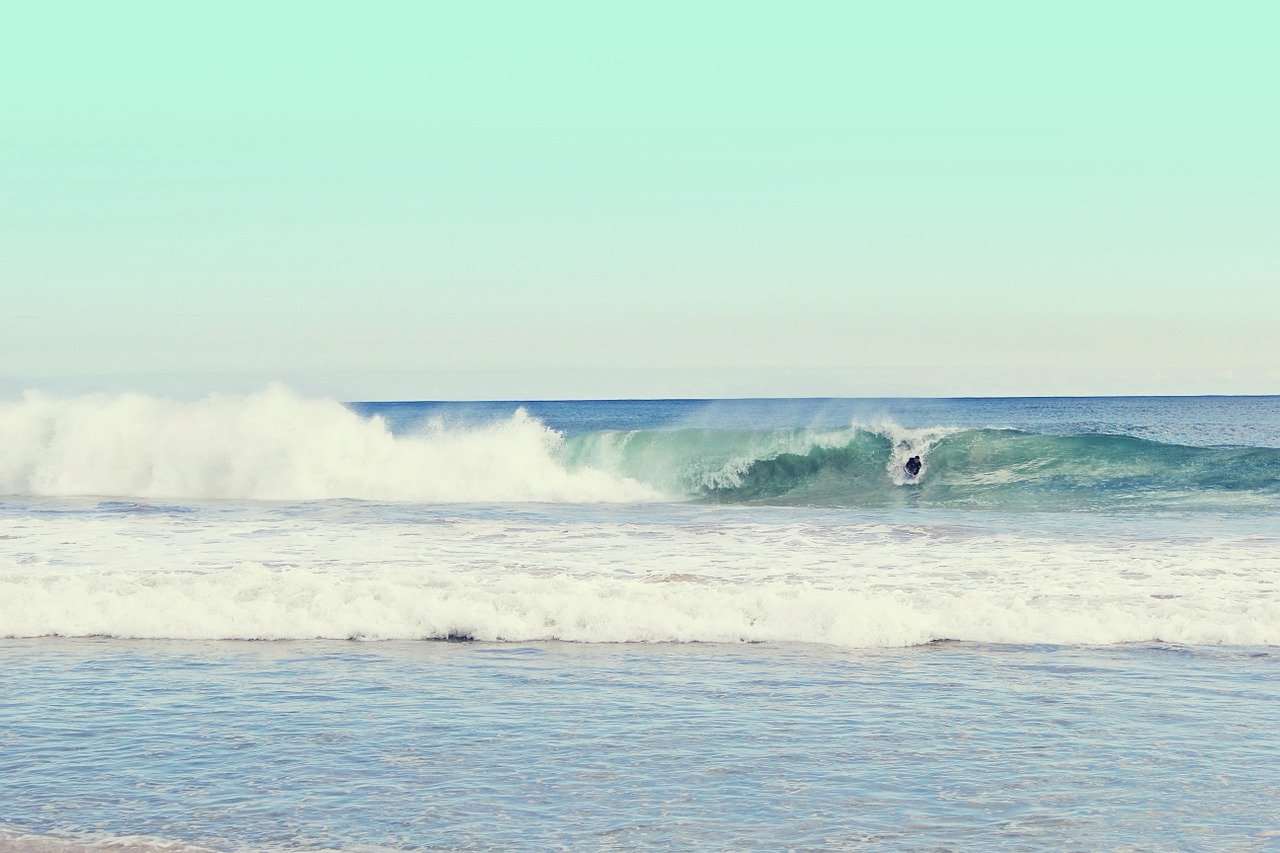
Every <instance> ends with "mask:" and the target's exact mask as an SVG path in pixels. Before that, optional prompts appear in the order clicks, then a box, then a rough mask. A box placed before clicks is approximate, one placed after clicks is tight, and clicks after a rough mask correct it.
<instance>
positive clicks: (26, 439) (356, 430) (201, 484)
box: [0, 386, 657, 502]
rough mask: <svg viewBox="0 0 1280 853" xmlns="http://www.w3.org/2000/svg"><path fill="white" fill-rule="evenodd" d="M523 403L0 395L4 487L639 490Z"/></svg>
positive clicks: (153, 494)
mask: <svg viewBox="0 0 1280 853" xmlns="http://www.w3.org/2000/svg"><path fill="white" fill-rule="evenodd" d="M561 441H562V437H561V435H560V434H559V433H557V432H555V431H554V430H551V429H548V428H547V427H545V426H544V425H543V424H541V423H539V422H538V421H537V420H535V419H533V418H531V417H529V416H528V415H527V414H525V413H524V412H523V411H520V412H518V413H517V414H516V415H515V416H513V417H511V418H510V419H508V420H504V421H499V422H495V423H491V424H487V425H485V426H481V427H476V428H469V429H464V428H445V427H444V426H442V425H440V424H439V423H435V424H426V425H424V427H423V428H422V429H421V430H420V431H418V432H417V433H415V434H412V435H392V434H391V432H390V431H389V430H388V428H387V426H386V424H385V423H384V422H383V421H382V419H381V418H377V417H374V418H363V417H360V416H359V415H357V414H355V413H354V412H352V411H350V410H349V409H347V408H346V407H344V406H342V405H341V404H340V403H336V402H333V401H329V400H307V399H303V398H301V397H298V396H297V395H295V394H293V393H291V392H290V391H288V390H286V389H285V388H283V387H280V386H273V387H271V388H269V389H267V390H266V391H264V392H262V393H259V394H254V395H250V396H247V397H225V396H219V395H214V396H210V397H207V398H205V399H203V400H200V401H197V402H192V403H180V402H173V401H169V400H161V399H156V398H153V397H146V396H142V395H137V394H125V395H119V396H106V395H94V396H86V397H80V398H75V399H58V398H54V397H50V396H47V395H44V394H39V393H34V392H32V393H28V394H26V395H25V396H24V397H23V399H22V400H20V401H18V402H8V403H0V448H3V452H0V494H9V495H35V496H66V495H103V496H114V497H139V498H178V499H183V498H185V499H250V500H319V499H326V498H358V499H367V500H385V501H432V502H469V501H492V502H507V501H510V502H521V501H546V502H562V501H564V502H629V501H642V500H649V499H653V498H656V497H657V495H656V493H655V492H654V491H653V490H652V489H650V488H648V487H646V486H643V485H641V484H639V483H637V482H635V481H634V480H631V479H628V478H625V477H619V476H615V475H613V474H610V473H607V472H604V471H600V470H595V469H590V468H587V469H581V470H574V471H570V470H568V469H567V468H566V467H565V466H564V465H563V464H561V463H560V462H559V461H558V460H557V458H556V449H557V447H558V446H559V444H560V442H561Z"/></svg>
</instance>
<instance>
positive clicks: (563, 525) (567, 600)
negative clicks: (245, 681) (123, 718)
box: [0, 505, 1280, 647]
mask: <svg viewBox="0 0 1280 853" xmlns="http://www.w3.org/2000/svg"><path fill="white" fill-rule="evenodd" d="M675 509H676V508H670V509H666V510H662V511H661V512H662V513H669V512H673V511H674V510H675ZM682 512H686V513H687V514H686V515H677V517H676V518H674V519H668V520H665V521H663V522H662V523H620V522H618V521H601V520H599V519H595V518H583V517H574V516H571V515H566V514H565V513H563V512H562V511H557V514H556V516H555V517H554V518H551V519H544V520H539V519H529V518H524V517H519V516H516V515H504V516H501V517H489V516H488V515H486V517H479V518H477V517H470V516H466V517H464V516H458V515H447V514H439V513H437V514H434V515H429V516H423V517H419V516H417V515H416V514H406V516H407V517H388V516H386V515H385V514H383V513H381V512H379V511H377V509H376V508H352V507H349V506H347V507H344V506H333V505H328V506H326V505H313V506H312V507H310V508H306V507H302V508H293V509H291V510H289V511H288V512H284V511H280V512H273V513H268V512H266V511H255V510H239V511H237V512H233V513H228V512H227V511H225V510H220V511H218V512H213V511H211V510H196V511H195V512H191V513H185V514H172V515H170V514H164V513H123V514H116V513H105V514H97V515H82V516H77V517H76V519H75V521H74V527H73V528H72V527H69V526H68V520H67V518H66V517H65V516H60V515H58V514H33V515H29V516H24V517H23V518H22V521H21V523H20V524H9V525H8V528H9V530H11V531H12V532H10V533H8V534H7V535H6V537H5V538H4V539H3V540H0V636H9V637H33V636H44V635H66V636H91V635H107V636H115V637H142V638H181V639H187V638H190V639H209V638H212V639H283V638H317V637H319V638H338V639H344V638H361V639H419V638H444V637H450V636H454V637H471V638H475V639H480V640H513V641H527V640H552V639H556V640H571V641H579V642H664V641H677V642H679V641H705V642H744V641H746V642H750V641H769V642H806V643H827V644H834V645H839V646H850V647H889V646H905V645H913V644H919V643H925V642H928V641H931V640H935V639H943V638H946V639H956V640H966V641H976V642H988V643H1059V644H1110V643H1123V642H1141V641H1156V640H1162V641H1167V642H1173V643H1185V644H1219V643H1225V644H1240V645H1280V594H1278V590H1280V548H1277V544H1280V543H1278V542H1277V540H1276V537H1275V536H1273V535H1272V536H1255V537H1232V538H1213V537H1206V536H1199V537H1185V536H1173V535H1172V534H1170V535H1169V536H1167V537H1164V538H1161V537H1153V536H1150V535H1146V534H1144V535H1132V536H1131V535H1128V534H1123V535H1122V534H1118V533H1117V532H1116V531H1115V530H1110V532H1105V533H1087V532H1082V531H1080V530H1073V531H1071V532H1069V533H1065V534H1064V533H1055V532H1045V531H1040V532H1025V531H1024V532H1023V533H1022V534H1020V535H1017V536H1015V535H1011V534H1008V533H1004V532H1001V531H998V530H993V529H977V530H969V529H953V528H948V527H941V526H936V525H913V526H906V525H890V524H871V523H865V522H864V523H858V524H853V523H841V524H832V523H823V524H809V523H767V524H766V523H742V522H734V521H729V522H727V523H726V522H725V521H724V520H723V519H721V520H719V521H717V522H716V523H714V524H708V523H707V522H706V519H705V517H704V516H702V515H699V514H698V513H697V511H696V510H692V509H688V508H685V509H684V510H682ZM361 513H363V514H361Z"/></svg>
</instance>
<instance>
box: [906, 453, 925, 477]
mask: <svg viewBox="0 0 1280 853" xmlns="http://www.w3.org/2000/svg"><path fill="white" fill-rule="evenodd" d="M902 467H903V468H906V469H907V476H908V477H914V476H915V475H916V474H919V473H920V469H921V468H922V467H924V463H923V462H921V461H920V457H919V456H912V457H911V458H910V459H908V460H907V464H906V465H903V466H902Z"/></svg>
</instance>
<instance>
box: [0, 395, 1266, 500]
mask: <svg viewBox="0 0 1280 853" xmlns="http://www.w3.org/2000/svg"><path fill="white" fill-rule="evenodd" d="M913 455H919V456H921V457H922V460H923V469H922V470H921V471H920V473H919V474H918V475H917V476H915V477H911V476H908V475H907V473H906V471H905V470H904V468H903V463H904V462H905V461H906V460H907V459H908V458H909V457H910V456H913ZM0 494H10V495H37V496H68V495H99V496H113V497H125V498H146V499H157V498H160V499H190V500H198V499H251V500H291V501H297V500H322V499H331V498H355V499H365V500H378V501H414V502H429V503H451V502H485V503H504V502H530V501H536V502H574V503H590V502H635V501H649V500H696V501H705V502H713V503H733V504H776V505H819V506H848V507H892V506H921V507H928V506H942V507H956V508H973V509H997V510H1016V509H1032V510H1038V509H1042V510H1099V509H1115V508H1125V507H1137V508H1163V507H1169V508H1193V509H1198V508H1208V509H1241V508H1243V509H1256V510H1271V509H1276V508H1278V507H1280V500H1278V499H1280V449H1276V448H1261V447H1192V446H1183V445H1174V444H1162V443H1159V442H1155V441H1150V440H1146V439H1140V438H1134V437H1129V436H1121V435H1102V434H1086V435H1044V434H1037V433H1027V432H1019V431H1016V430H1006V429H968V430H960V429H950V428H944V427H936V428H928V429H908V428H904V427H901V426H898V425H896V424H893V423H878V424H866V425H851V426H849V427H848V428H845V429H834V430H813V429H782V430H741V429H654V430H630V431H619V430H600V431H595V432H591V433H586V434H582V435H574V436H569V437H566V436H564V435H562V434H561V433H559V432H557V431H555V430H552V429H550V428H548V427H547V426H545V425H544V424H543V423H541V422H540V421H538V420H536V419H535V418H532V417H530V416H529V415H528V414H526V413H525V412H524V411H523V410H521V411H517V412H516V413H515V414H514V415H512V416H510V417H507V418H505V419H498V420H493V421H490V422H488V423H484V424H480V425H471V426H457V425H450V426H446V425H445V424H444V423H443V422H441V421H439V420H434V421H427V422H424V423H421V424H419V425H418V426H417V427H416V428H414V429H412V430H409V431H407V432H393V431H392V430H391V429H390V428H389V427H388V425H387V423H386V422H384V421H383V420H382V418H380V417H378V416H374V417H364V416H361V415H360V414H357V413H356V412H354V411H352V410H351V409H350V408H348V407H346V406H344V405H342V404H340V403H337V402H333V401H328V400H308V399H303V398H301V397H298V396H297V395H294V394H292V393H291V392H289V391H288V390H286V389H284V388H281V387H272V388H269V389H268V390H266V391H265V392H263V393H260V394H255V395H251V396H247V397H223V396H212V397H208V398H206V399H203V400H200V401H197V402H192V403H178V402H172V401H167V400H159V399H155V398H151V397H145V396H141V395H122V396H89V397H81V398H76V399H69V400H64V399H56V398H52V397H49V396H45V395H41V394H35V393H30V394H28V395H26V396H25V397H24V398H23V399H22V400H20V401H17V402H11V403H0Z"/></svg>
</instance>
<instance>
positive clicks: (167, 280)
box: [0, 0, 1280, 399]
mask: <svg viewBox="0 0 1280 853" xmlns="http://www.w3.org/2000/svg"><path fill="white" fill-rule="evenodd" d="M1277 8H1278V7H1277V6H1276V5H1275V4H1273V3H1233V2H1214V3H1212V4H1210V3H1207V2H1206V3H1198V2H1191V3H1185V4H1170V3H1144V2H1133V3H1110V2H1108V3H1098V2H1089V1H1088V0H1086V2H1076V3H1070V4H1066V3H1061V4H1045V3H1025V2H1011V3H990V2H983V0H976V2H974V3H915V4H885V3H875V4H872V3H855V2H839V3H813V2H788V3H767V4H752V3H742V2H734V3H720V2H704V3H689V2H680V3H670V2H646V3H643V4H608V3H572V4H571V3H559V2H554V0H551V1H550V2H545V3H515V2H511V3H492V2H468V3H456V4H446V3H421V2H416V3H384V2H367V3H360V4H356V3H348V4H316V3H291V2H287V1H286V2H278V3H270V4H260V3H253V4H249V3H238V2H219V3H216V4H215V3H203V4H201V3H193V4H174V3H163V4H161V3H155V4H142V3H130V2H127V0H124V2H122V3H120V4H101V3H99V4H88V3H83V4H77V3H58V2H50V3H42V4H26V8H25V9H23V8H20V9H17V10H15V11H14V12H11V13H10V15H9V20H8V21H7V22H6V25H5V27H4V31H3V33H2V34H0V294H2V297H0V396H12V395H15V394H18V393H20V392H21V391H22V390H23V389H26V388H40V389H45V390H51V391H55V392H66V393H71V392H81V391H94V390H107V391H118V390H138V391H146V392H153V393H163V394H171V395H179V396H191V395H198V394H202V393H205V392H207V391H212V390H218V391H235V392H239V391H250V390H256V389H258V388H261V387H262V386H264V385H265V384H267V383H268V382H271V381H273V380H280V381H284V382H286V383H288V384H289V385H291V386H293V387H295V388H296V389H298V390H300V391H302V392H305V393H312V394H319V395H328V396H336V397H338V398H341V399H545V398H561V397H564V398H569V397H606V398H607V397H717V396H882V395H885V396H920V395H924V396H967V395H1019V394H1031V395H1039V394H1045V395H1052V394H1093V393H1099V394H1128V393H1133V394H1148V393H1226V394H1233V393H1280V334H1278V333H1277V329H1278V327H1280V239H1278V235H1280V110H1278V109H1277V108H1276V105H1277V104H1280V58H1278V56H1280V53H1278V52H1277V51H1276V50H1275V44H1274V37H1275V33H1276V32H1277V30H1278V28H1280V11H1277Z"/></svg>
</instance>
